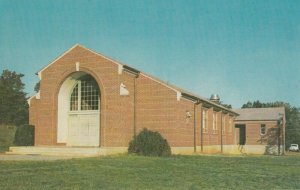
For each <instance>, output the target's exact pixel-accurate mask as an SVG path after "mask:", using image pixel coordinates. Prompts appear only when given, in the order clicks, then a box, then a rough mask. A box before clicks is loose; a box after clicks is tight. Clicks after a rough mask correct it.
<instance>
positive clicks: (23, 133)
mask: <svg viewBox="0 0 300 190" xmlns="http://www.w3.org/2000/svg"><path fill="white" fill-rule="evenodd" d="M14 144H15V145H17V146H33V145H34V126H32V125H21V126H19V127H17V131H16V134H15V141H14Z"/></svg>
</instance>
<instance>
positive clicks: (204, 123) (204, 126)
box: [202, 109, 208, 133]
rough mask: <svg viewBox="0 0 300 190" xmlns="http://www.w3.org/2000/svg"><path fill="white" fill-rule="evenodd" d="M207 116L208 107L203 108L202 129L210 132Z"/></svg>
mask: <svg viewBox="0 0 300 190" xmlns="http://www.w3.org/2000/svg"><path fill="white" fill-rule="evenodd" d="M207 117H208V115H207V110H206V109H204V110H202V130H203V133H207V132H208V126H207V120H208V118H207Z"/></svg>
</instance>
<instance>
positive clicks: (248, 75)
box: [0, 0, 300, 108]
mask: <svg viewBox="0 0 300 190" xmlns="http://www.w3.org/2000/svg"><path fill="white" fill-rule="evenodd" d="M76 43H80V44H82V45H84V46H86V47H88V48H90V49H93V50H95V51H97V52H99V53H102V54H105V55H106V56H108V57H111V58H113V59H116V60H118V61H120V62H121V63H124V64H127V65H130V66H132V67H134V68H137V69H140V70H142V71H144V72H146V73H149V74H152V75H154V76H156V77H159V78H161V79H162V80H165V81H168V82H170V83H173V84H175V85H177V86H179V87H182V88H184V89H186V90H189V91H192V92H194V93H196V94H199V95H201V96H204V97H209V96H210V95H211V94H212V93H217V94H219V95H220V97H221V100H222V101H223V102H224V103H228V104H232V105H233V107H235V108H238V107H240V106H241V105H242V104H243V103H246V102H247V101H249V100H250V101H254V100H260V101H263V102H271V101H276V100H279V101H286V102H289V103H291V104H292V105H294V106H300V76H299V73H300V1H292V0H291V1H288V0H285V1H282V0H278V1H276V0H272V1H267V0H264V1H261V0H258V1H237V0H235V1H230V0H227V1H224V0H221V1H214V0H212V1H208V0H207V1H201V0H195V1H188V0H184V1H174V0H172V1H160V0H159V1H141V0H138V1H133V0H130V1H125V0H122V1H113V0H109V1H93V0H90V1H84V0H82V1H76V0H65V1H39V0H36V1H31V0H26V1H21V0H18V1H16V0H8V1H6V0H0V70H1V71H2V70H3V69H10V70H15V71H17V72H21V73H23V74H25V77H24V82H25V84H26V92H28V94H29V95H32V94H33V93H34V92H33V87H34V85H35V83H36V82H37V81H38V77H37V76H36V75H35V73H36V72H37V71H39V70H40V69H41V68H43V67H44V66H46V65H47V64H49V63H50V62H51V61H52V60H54V59H55V58H56V57H57V56H59V55H60V54H62V53H63V52H64V51H66V50H67V49H69V48H70V47H72V46H73V45H74V44H76Z"/></svg>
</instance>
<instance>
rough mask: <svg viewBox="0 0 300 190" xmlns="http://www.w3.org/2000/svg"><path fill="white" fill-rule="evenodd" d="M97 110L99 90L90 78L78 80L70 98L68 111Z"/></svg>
mask: <svg viewBox="0 0 300 190" xmlns="http://www.w3.org/2000/svg"><path fill="white" fill-rule="evenodd" d="M80 110H99V88H98V85H97V82H96V81H95V80H94V79H93V78H91V77H85V78H84V79H81V80H78V82H77V84H76V86H75V87H74V88H73V91H72V93H71V98H70V111H80Z"/></svg>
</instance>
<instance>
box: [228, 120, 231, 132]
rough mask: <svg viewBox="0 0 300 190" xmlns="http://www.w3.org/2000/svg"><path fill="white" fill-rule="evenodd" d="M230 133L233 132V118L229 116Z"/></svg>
mask: <svg viewBox="0 0 300 190" xmlns="http://www.w3.org/2000/svg"><path fill="white" fill-rule="evenodd" d="M228 133H229V134H231V133H232V118H229V126H228Z"/></svg>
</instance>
